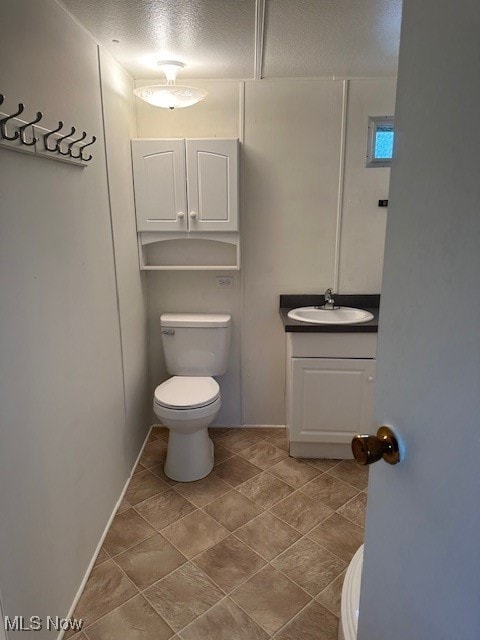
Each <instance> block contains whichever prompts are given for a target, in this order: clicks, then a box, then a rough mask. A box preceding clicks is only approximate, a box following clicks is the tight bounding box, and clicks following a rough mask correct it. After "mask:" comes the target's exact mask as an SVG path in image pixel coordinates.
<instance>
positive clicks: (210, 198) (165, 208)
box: [132, 138, 238, 233]
mask: <svg viewBox="0 0 480 640" xmlns="http://www.w3.org/2000/svg"><path fill="white" fill-rule="evenodd" d="M132 161H133V179H134V188H135V209H136V217H137V231H138V232H140V233H141V232H151V231H154V232H164V231H166V232H171V231H174V232H180V233H181V232H184V233H192V232H193V233H195V232H212V231H213V232H219V231H220V232H234V231H237V230H238V140H236V139H218V138H215V139H202V140H200V139H191V140H184V139H135V140H132Z"/></svg>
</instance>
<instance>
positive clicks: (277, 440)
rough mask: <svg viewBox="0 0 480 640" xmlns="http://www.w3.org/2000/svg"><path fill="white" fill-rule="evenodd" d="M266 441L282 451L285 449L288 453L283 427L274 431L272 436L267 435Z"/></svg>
mask: <svg viewBox="0 0 480 640" xmlns="http://www.w3.org/2000/svg"><path fill="white" fill-rule="evenodd" d="M267 442H271V443H272V444H274V445H275V446H276V447H278V448H279V449H283V451H286V452H287V453H288V440H287V433H286V430H285V429H282V430H281V431H278V432H277V433H274V434H273V435H272V436H268V438H267Z"/></svg>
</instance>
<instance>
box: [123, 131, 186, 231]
mask: <svg viewBox="0 0 480 640" xmlns="http://www.w3.org/2000/svg"><path fill="white" fill-rule="evenodd" d="M132 161H133V179H134V184H135V210H136V215H137V230H138V231H185V230H186V229H187V216H186V211H187V193H186V181H185V176H186V173H185V141H184V140H177V139H172V140H167V139H165V140H163V139H155V140H154V139H144V140H142V139H136V140H132Z"/></svg>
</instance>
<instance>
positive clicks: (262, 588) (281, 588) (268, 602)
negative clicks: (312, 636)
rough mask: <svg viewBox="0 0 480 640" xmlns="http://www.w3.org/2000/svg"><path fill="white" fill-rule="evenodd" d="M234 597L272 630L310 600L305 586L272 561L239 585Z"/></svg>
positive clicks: (276, 628) (276, 629) (264, 625)
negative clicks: (277, 567)
mask: <svg viewBox="0 0 480 640" xmlns="http://www.w3.org/2000/svg"><path fill="white" fill-rule="evenodd" d="M231 598H232V599H233V600H234V601H235V602H236V603H237V604H238V605H239V606H240V607H241V608H242V609H243V610H244V611H245V612H246V613H248V615H249V616H250V617H251V618H253V620H255V622H256V623H257V624H259V625H260V626H261V627H262V628H263V629H265V631H267V632H268V633H270V634H273V633H275V632H276V631H278V629H280V628H281V627H282V626H283V625H284V624H285V623H286V622H288V620H290V618H292V617H293V616H294V615H295V614H296V613H298V612H299V611H300V609H302V608H303V607H304V606H305V605H306V604H307V603H308V601H309V600H310V598H309V596H307V594H306V593H305V592H304V591H302V589H300V588H299V587H298V586H297V585H296V584H294V583H293V582H292V581H291V580H288V579H287V578H286V577H285V576H283V575H282V574H281V573H279V572H278V571H277V570H276V569H274V568H273V567H271V566H269V565H267V566H266V567H265V568H264V569H261V571H259V572H258V573H256V574H255V575H254V576H253V577H252V578H250V579H249V580H247V582H244V583H243V584H242V585H241V586H240V587H238V589H236V590H235V591H234V592H233V593H232V595H231ZM300 637H301V636H300Z"/></svg>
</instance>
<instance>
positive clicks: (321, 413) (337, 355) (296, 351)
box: [286, 333, 377, 458]
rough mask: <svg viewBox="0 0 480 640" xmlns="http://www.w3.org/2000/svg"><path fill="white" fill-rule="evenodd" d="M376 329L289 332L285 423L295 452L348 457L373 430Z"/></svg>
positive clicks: (293, 453)
mask: <svg viewBox="0 0 480 640" xmlns="http://www.w3.org/2000/svg"><path fill="white" fill-rule="evenodd" d="M376 341H377V336H376V334H360V333H357V334H347V333H342V334H336V333H310V334H302V333H296V334H295V333H288V334H287V394H286V396H287V429H288V435H289V441H290V455H292V456H294V457H321V458H346V457H347V458H351V457H352V454H351V449H350V443H351V440H352V437H353V436H354V435H355V434H356V433H359V432H362V433H374V432H375V428H374V427H375V425H374V423H373V392H374V383H375V370H376V360H375V357H376Z"/></svg>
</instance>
